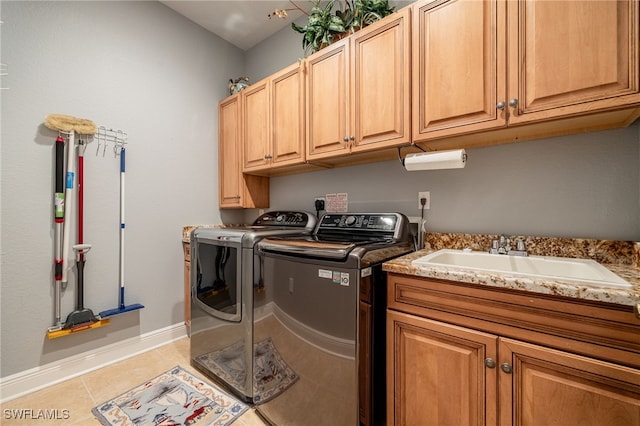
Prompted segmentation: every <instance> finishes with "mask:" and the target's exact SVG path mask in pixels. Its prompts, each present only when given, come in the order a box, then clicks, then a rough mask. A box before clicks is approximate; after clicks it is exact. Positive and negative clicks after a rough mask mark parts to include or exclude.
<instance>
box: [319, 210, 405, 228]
mask: <svg viewBox="0 0 640 426" xmlns="http://www.w3.org/2000/svg"><path fill="white" fill-rule="evenodd" d="M398 216H399V215H398V214H396V213H353V214H325V215H324V216H323V217H322V221H321V223H320V228H323V229H344V230H347V229H356V230H363V231H366V230H371V231H389V232H393V231H394V230H395V229H396V225H397V223H398V219H399V217H398Z"/></svg>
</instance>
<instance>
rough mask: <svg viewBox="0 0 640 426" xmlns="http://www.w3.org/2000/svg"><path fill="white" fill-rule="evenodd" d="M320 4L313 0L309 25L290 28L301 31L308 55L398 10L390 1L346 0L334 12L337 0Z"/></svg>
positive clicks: (317, 0)
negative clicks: (342, 5)
mask: <svg viewBox="0 0 640 426" xmlns="http://www.w3.org/2000/svg"><path fill="white" fill-rule="evenodd" d="M320 3H321V0H314V1H313V7H312V8H311V11H310V12H309V13H308V16H309V20H308V22H307V24H306V25H304V26H302V27H300V26H298V25H296V24H295V23H294V22H292V23H291V28H292V29H293V30H294V31H296V32H298V33H300V34H302V48H303V49H304V51H305V53H306V54H311V53H315V52H317V51H318V50H320V49H322V48H323V47H326V46H328V45H330V44H331V43H334V42H336V41H338V40H340V39H342V38H344V37H346V36H349V35H351V34H353V33H355V32H356V31H358V30H359V29H361V28H364V27H365V26H367V25H369V24H372V23H374V22H376V21H379V20H380V19H382V18H384V17H385V16H387V15H390V14H392V13H393V12H394V11H395V7H392V6H389V1H388V0H347V1H345V2H344V8H343V9H342V10H336V11H335V13H334V12H333V5H334V3H335V1H334V0H330V1H329V2H328V3H326V4H325V5H324V6H322V5H321V4H320ZM278 16H279V15H278Z"/></svg>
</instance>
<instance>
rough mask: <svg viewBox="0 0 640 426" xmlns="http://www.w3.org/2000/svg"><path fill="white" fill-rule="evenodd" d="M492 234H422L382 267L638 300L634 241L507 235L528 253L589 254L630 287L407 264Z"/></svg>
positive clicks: (480, 244)
mask: <svg viewBox="0 0 640 426" xmlns="http://www.w3.org/2000/svg"><path fill="white" fill-rule="evenodd" d="M497 238H498V236H496V235H474V234H427V235H426V237H425V249H423V250H420V251H418V252H414V253H410V254H408V255H405V256H401V257H398V258H396V259H394V260H391V261H389V262H386V263H384V265H383V269H384V270H385V271H387V272H395V273H399V274H406V275H414V276H418V277H427V278H437V279H443V280H451V281H460V282H465V283H471V284H478V285H485V286H492V287H499V288H505V289H512V290H520V291H530V292H535V293H542V294H548V295H555V296H563V297H570V298H576V299H584V300H591V301H598V302H606V303H614V304H619V305H631V306H636V305H637V304H638V303H640V260H639V258H640V242H632V241H599V240H585V239H566V238H540V237H524V236H508V238H510V239H511V241H515V240H516V239H517V238H520V239H522V240H523V241H524V242H525V244H526V248H527V251H528V252H529V254H531V255H539V256H544V255H547V256H560V257H572V258H589V259H594V260H596V261H597V262H599V263H601V264H602V265H603V266H605V267H607V268H608V269H609V270H611V271H612V272H614V273H616V274H618V275H619V276H620V277H622V278H624V279H625V280H627V281H628V282H629V283H630V284H631V285H632V287H631V288H630V289H626V288H625V289H622V288H615V287H595V286H585V285H583V284H579V283H576V282H572V281H571V280H552V279H541V278H530V277H523V276H516V275H510V274H501V273H492V272H486V271H471V270H469V269H461V268H454V267H427V266H413V265H412V263H411V262H412V261H413V260H415V259H418V258H420V257H422V256H425V255H427V254H429V253H432V252H434V251H437V250H440V249H444V248H448V249H459V250H460V249H464V248H470V249H472V250H477V251H487V250H488V248H489V247H490V246H491V241H492V240H494V239H497ZM496 256H499V255H496Z"/></svg>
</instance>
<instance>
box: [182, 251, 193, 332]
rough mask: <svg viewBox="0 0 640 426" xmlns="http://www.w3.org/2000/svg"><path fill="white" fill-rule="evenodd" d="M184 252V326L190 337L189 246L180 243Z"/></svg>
mask: <svg viewBox="0 0 640 426" xmlns="http://www.w3.org/2000/svg"><path fill="white" fill-rule="evenodd" d="M182 249H183V251H184V325H185V327H186V328H187V334H188V335H189V336H191V244H189V243H185V242H184V241H183V242H182Z"/></svg>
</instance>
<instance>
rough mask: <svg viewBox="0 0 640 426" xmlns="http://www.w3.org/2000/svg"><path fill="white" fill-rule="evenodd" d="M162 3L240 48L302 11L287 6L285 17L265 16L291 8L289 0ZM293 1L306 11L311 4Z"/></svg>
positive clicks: (177, 0)
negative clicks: (276, 10)
mask: <svg viewBox="0 0 640 426" xmlns="http://www.w3.org/2000/svg"><path fill="white" fill-rule="evenodd" d="M161 3H164V4H165V5H167V6H168V7H170V8H171V9H173V10H175V11H176V12H178V13H179V14H181V15H183V16H185V17H187V18H189V19H190V20H192V21H193V22H195V23H196V24H198V25H200V26H202V27H204V28H206V29H207V30H209V31H211V32H212V33H214V34H216V35H218V36H220V37H222V38H223V39H225V40H227V41H228V42H229V43H231V44H233V45H235V46H237V47H239V48H240V49H242V50H248V49H250V48H252V47H253V46H255V45H256V44H258V43H260V42H261V41H263V40H265V39H267V38H269V37H270V36H271V35H273V34H274V33H276V32H278V31H280V30H281V29H282V28H284V27H286V26H290V25H291V22H292V21H294V20H296V19H297V18H299V17H301V16H302V15H303V13H302V12H300V11H298V10H290V11H288V12H287V13H288V15H289V16H288V17H287V18H286V19H281V18H278V17H272V18H269V17H268V15H269V14H270V13H273V12H274V10H275V9H290V8H293V7H294V6H293V5H292V4H291V3H290V2H289V1H288V0H279V1H273V0H236V1H222V0H204V1H203V0H200V1H193V0H161ZM296 4H297V5H299V6H300V7H301V8H303V9H304V10H306V11H309V10H310V9H311V6H312V3H311V1H308V0H296Z"/></svg>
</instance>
